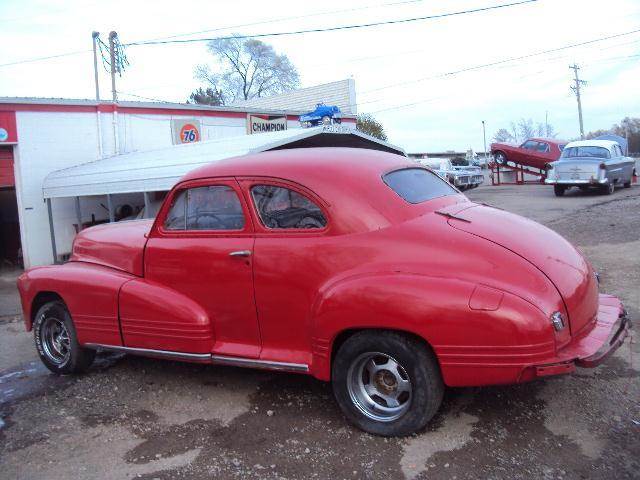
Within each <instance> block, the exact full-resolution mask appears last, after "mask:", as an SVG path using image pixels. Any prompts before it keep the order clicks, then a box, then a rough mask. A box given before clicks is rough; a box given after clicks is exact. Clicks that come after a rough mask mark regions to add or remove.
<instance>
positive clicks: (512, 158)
mask: <svg viewBox="0 0 640 480" xmlns="http://www.w3.org/2000/svg"><path fill="white" fill-rule="evenodd" d="M567 143H568V142H567V141H566V140H558V139H555V138H530V139H528V140H527V141H525V142H524V143H522V144H520V145H516V144H512V143H492V144H491V155H493V158H495V160H496V163H498V164H500V165H505V164H507V162H512V163H517V164H520V165H525V166H528V167H534V168H539V169H541V170H544V169H545V168H546V165H547V164H548V163H550V162H555V161H556V160H558V158H560V154H561V153H562V149H563V148H564V147H565V145H566V144H567Z"/></svg>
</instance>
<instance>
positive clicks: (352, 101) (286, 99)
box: [234, 78, 357, 115]
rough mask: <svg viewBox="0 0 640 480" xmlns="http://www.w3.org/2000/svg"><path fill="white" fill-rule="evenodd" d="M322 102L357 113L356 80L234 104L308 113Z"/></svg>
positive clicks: (346, 111)
mask: <svg viewBox="0 0 640 480" xmlns="http://www.w3.org/2000/svg"><path fill="white" fill-rule="evenodd" d="M320 102H322V103H325V104H326V105H337V106H338V107H339V108H340V110H341V111H342V113H344V114H346V115H348V114H354V115H355V114H356V113H357V109H356V87H355V81H354V80H353V79H350V78H349V79H346V80H339V81H337V82H331V83H325V84H322V85H314V86H313V87H307V88H299V89H297V90H292V91H290V92H286V93H281V94H279V95H271V96H270V97H260V98H252V99H251V100H245V101H242V102H236V103H235V104H234V106H236V107H244V108H264V109H270V110H282V109H285V108H287V109H291V110H297V111H301V112H302V113H306V112H310V111H312V110H314V109H315V108H316V104H317V103H320Z"/></svg>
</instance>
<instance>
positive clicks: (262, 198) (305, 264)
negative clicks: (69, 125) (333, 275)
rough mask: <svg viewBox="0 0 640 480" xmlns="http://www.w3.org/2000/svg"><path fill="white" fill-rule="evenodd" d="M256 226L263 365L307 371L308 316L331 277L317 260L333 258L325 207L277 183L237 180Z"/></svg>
mask: <svg viewBox="0 0 640 480" xmlns="http://www.w3.org/2000/svg"><path fill="white" fill-rule="evenodd" d="M240 183H241V184H242V186H243V192H244V193H245V196H246V198H247V201H248V202H249V203H250V205H251V207H252V210H251V211H252V215H253V216H254V225H255V237H256V241H255V247H254V252H255V254H254V263H255V265H254V278H255V289H256V305H257V309H258V312H259V317H260V331H261V335H262V342H263V343H262V354H261V359H264V360H268V361H277V362H287V363H294V364H301V365H308V364H309V363H310V358H311V338H310V332H311V325H310V323H309V322H310V321H311V319H310V315H309V313H310V311H311V309H312V303H313V302H314V301H315V299H316V296H317V292H318V290H319V289H320V287H321V285H323V282H325V281H326V280H327V276H329V275H330V272H329V271H327V270H326V269H321V268H320V267H319V265H320V262H318V260H317V256H318V255H321V254H322V255H324V254H328V255H336V250H335V249H337V248H338V244H337V243H336V241H335V240H336V237H335V236H331V235H330V218H329V216H328V213H327V208H326V204H325V203H324V202H323V201H322V200H321V199H320V198H319V197H317V196H316V195H315V194H314V193H313V192H311V191H309V190H307V189H306V188H304V187H302V186H300V185H298V184H295V183H292V182H286V181H284V180H279V179H266V178H256V179H241V180H240Z"/></svg>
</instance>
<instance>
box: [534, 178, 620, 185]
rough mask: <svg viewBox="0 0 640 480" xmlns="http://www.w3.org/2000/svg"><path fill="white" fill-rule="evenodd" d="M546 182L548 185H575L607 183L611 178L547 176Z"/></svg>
mask: <svg viewBox="0 0 640 480" xmlns="http://www.w3.org/2000/svg"><path fill="white" fill-rule="evenodd" d="M544 183H545V184H547V185H566V186H569V187H570V186H573V185H593V186H596V185H606V184H607V183H609V179H608V178H601V179H593V180H591V179H589V180H579V179H576V180H563V179H555V178H547V179H545V181H544Z"/></svg>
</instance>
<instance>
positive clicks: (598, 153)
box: [545, 140, 635, 197]
mask: <svg viewBox="0 0 640 480" xmlns="http://www.w3.org/2000/svg"><path fill="white" fill-rule="evenodd" d="M634 169H635V161H634V159H633V158H629V157H625V156H624V155H623V153H622V148H621V147H620V145H619V144H618V143H617V142H614V141H611V140H581V141H579V142H571V143H569V144H568V145H567V146H566V147H565V148H564V150H563V152H562V156H561V157H560V159H559V160H558V161H557V162H553V163H551V164H550V165H549V169H548V170H547V179H546V180H545V183H546V184H547V185H553V189H554V192H555V194H556V196H558V197H561V196H562V195H564V192H565V191H567V189H569V188H571V187H579V188H580V189H581V190H587V189H589V188H598V189H600V190H601V191H602V192H603V193H606V194H608V195H610V194H612V193H613V192H614V190H615V188H616V186H620V185H622V186H623V187H625V188H629V187H630V186H631V181H632V179H633V174H634Z"/></svg>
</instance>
